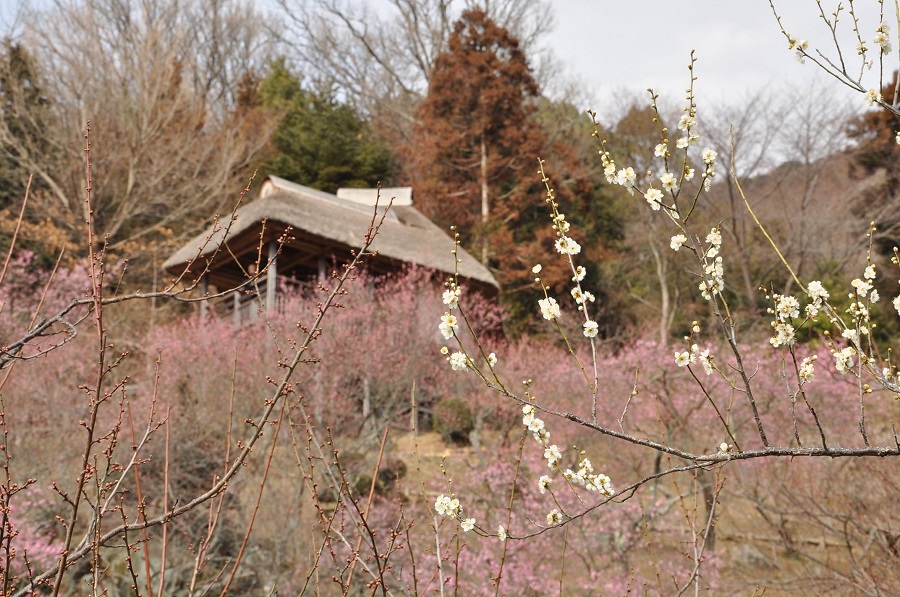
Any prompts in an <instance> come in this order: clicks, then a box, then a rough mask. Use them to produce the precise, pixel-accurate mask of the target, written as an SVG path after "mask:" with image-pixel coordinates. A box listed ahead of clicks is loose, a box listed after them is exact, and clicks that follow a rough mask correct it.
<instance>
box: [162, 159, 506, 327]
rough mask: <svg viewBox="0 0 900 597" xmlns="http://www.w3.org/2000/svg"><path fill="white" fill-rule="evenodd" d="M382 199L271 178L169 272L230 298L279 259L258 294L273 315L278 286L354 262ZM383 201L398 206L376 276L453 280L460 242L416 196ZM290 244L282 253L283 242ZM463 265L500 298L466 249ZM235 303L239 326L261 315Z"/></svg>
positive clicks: (470, 277) (242, 299)
mask: <svg viewBox="0 0 900 597" xmlns="http://www.w3.org/2000/svg"><path fill="white" fill-rule="evenodd" d="M376 193H377V191H376V190H375V189H339V190H338V193H337V195H332V194H330V193H324V192H322V191H317V190H315V189H311V188H309V187H305V186H302V185H299V184H295V183H292V182H289V181H287V180H284V179H282V178H278V177H276V176H270V177H269V178H267V179H266V180H265V181H264V182H263V184H262V186H261V188H260V191H259V198H258V199H256V200H254V201H251V202H249V203H247V204H245V205H243V206H242V207H241V208H240V209H238V210H237V212H236V213H235V216H236V219H235V221H234V222H233V223H231V226H230V227H227V226H226V225H225V223H224V222H223V223H219V224H218V225H215V226H211V227H210V228H209V229H208V230H206V231H204V232H203V233H202V234H200V235H198V236H197V237H196V238H194V239H192V240H191V241H190V242H188V243H187V244H186V245H184V246H183V247H182V248H181V249H179V250H178V251H176V252H175V254H174V255H172V256H171V257H169V258H168V259H167V260H166V262H165V263H164V264H163V268H164V269H166V270H167V271H168V272H170V273H172V274H175V275H177V274H180V273H181V272H183V271H184V270H185V269H186V268H187V269H188V270H189V271H190V272H191V273H193V274H195V275H200V274H201V273H202V272H204V271H207V273H206V274H205V275H204V276H203V278H202V279H201V286H202V289H203V290H204V292H205V291H206V290H208V289H209V288H210V287H211V286H212V287H215V289H216V290H217V291H222V290H225V289H229V288H234V287H236V286H239V285H241V284H243V283H245V282H246V281H247V279H248V275H253V273H254V272H256V271H260V270H261V269H262V268H263V267H265V265H266V264H267V263H268V260H269V259H272V267H269V268H268V270H267V271H266V276H265V279H262V278H261V279H260V280H259V283H258V286H260V294H263V293H265V295H266V306H267V308H274V306H275V288H276V287H277V285H278V284H277V282H283V281H298V282H300V281H306V280H310V279H316V278H318V279H320V280H321V279H324V277H325V275H326V273H327V272H330V271H331V269H332V268H333V266H334V265H335V264H336V263H337V264H339V263H343V262H347V261H349V260H350V257H351V251H353V250H356V249H359V248H360V247H361V246H362V240H363V235H364V234H365V232H366V230H367V229H368V227H369V225H370V223H371V221H372V213H373V209H374V206H375V197H376ZM381 197H382V199H381V201H380V202H379V205H380V206H381V205H387V202H388V200H389V199H391V198H393V206H392V207H391V209H390V211H389V212H388V214H387V217H386V219H385V221H384V224H383V225H382V227H381V232H380V233H379V235H378V237H377V238H376V239H375V242H374V245H373V249H374V250H375V251H377V253H378V254H377V255H376V256H375V257H371V258H369V259H368V260H367V267H368V269H369V270H370V271H375V272H390V271H397V270H399V269H400V268H402V267H403V266H404V265H408V264H416V265H419V266H422V267H426V268H429V269H432V270H435V271H437V272H440V273H443V274H448V275H449V274H452V273H453V271H454V256H453V255H452V254H451V253H450V251H451V250H452V249H453V240H452V239H451V238H450V237H449V236H448V235H447V234H446V233H445V232H444V231H443V230H441V229H440V228H438V227H437V226H436V225H435V224H434V223H433V222H431V220H429V219H428V218H426V217H425V216H423V215H422V214H421V213H420V212H419V211H418V210H417V209H416V208H415V207H413V206H412V189H409V188H395V189H382V191H381ZM383 209H384V208H383V207H379V210H383ZM226 228H227V235H226ZM288 230H289V233H288V234H285V233H286V232H287V231H288ZM284 238H287V240H286V241H284V243H283V245H281V247H280V248H281V250H280V252H278V248H279V239H284ZM220 246H222V250H219V247H220ZM201 247H202V248H201ZM276 253H277V259H276ZM260 257H261V258H260ZM459 258H460V259H461V263H460V264H459V272H460V275H461V276H462V277H463V278H465V281H466V283H468V284H469V285H470V286H473V287H475V288H476V289H478V290H480V291H481V292H483V293H485V294H487V295H488V296H494V295H496V294H497V292H498V285H497V281H496V280H495V279H494V277H493V276H492V275H491V273H490V271H488V269H487V268H485V267H484V266H483V265H482V264H481V263H479V262H478V261H477V260H476V259H475V258H473V257H472V256H471V255H469V254H468V253H467V252H465V251H464V250H462V249H460V250H459ZM260 261H261V263H260ZM251 298H252V297H251ZM232 300H233V305H232V307H233V308H234V312H235V319H236V320H237V321H240V320H241V319H242V318H243V317H242V316H241V313H240V311H242V310H243V311H245V313H246V314H247V316H248V317H252V313H253V310H251V309H249V308H244V309H242V308H241V307H242V306H244V304H245V303H247V302H248V300H247V297H246V295H241V294H239V293H235V294H234V296H233V298H232ZM247 307H252V305H247Z"/></svg>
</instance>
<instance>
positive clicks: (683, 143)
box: [675, 137, 688, 149]
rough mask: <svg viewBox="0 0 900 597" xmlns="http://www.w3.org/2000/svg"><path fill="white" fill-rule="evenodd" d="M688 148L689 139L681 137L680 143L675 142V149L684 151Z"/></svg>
mask: <svg viewBox="0 0 900 597" xmlns="http://www.w3.org/2000/svg"><path fill="white" fill-rule="evenodd" d="M687 146H688V138H687V137H679V138H678V141H676V142H675V147H677V148H678V149H684V148H685V147H687Z"/></svg>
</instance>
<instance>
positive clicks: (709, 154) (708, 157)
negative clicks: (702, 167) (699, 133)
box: [700, 147, 718, 166]
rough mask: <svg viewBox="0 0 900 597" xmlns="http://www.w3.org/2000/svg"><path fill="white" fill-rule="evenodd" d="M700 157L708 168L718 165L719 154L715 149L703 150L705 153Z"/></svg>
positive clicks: (707, 148)
mask: <svg viewBox="0 0 900 597" xmlns="http://www.w3.org/2000/svg"><path fill="white" fill-rule="evenodd" d="M700 156H701V158H702V159H703V163H704V164H706V165H707V166H710V165H712V164H715V163H716V156H718V154H717V153H716V151H715V150H714V149H710V148H709V147H706V148H704V149H703V152H702V153H701V154H700Z"/></svg>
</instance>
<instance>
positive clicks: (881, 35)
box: [872, 23, 891, 54]
mask: <svg viewBox="0 0 900 597" xmlns="http://www.w3.org/2000/svg"><path fill="white" fill-rule="evenodd" d="M872 42H873V43H874V44H875V45H876V46H879V47H880V48H881V53H882V54H890V53H891V28H890V26H889V25H888V24H887V23H879V24H878V26H877V27H876V28H875V37H874V38H873V39H872Z"/></svg>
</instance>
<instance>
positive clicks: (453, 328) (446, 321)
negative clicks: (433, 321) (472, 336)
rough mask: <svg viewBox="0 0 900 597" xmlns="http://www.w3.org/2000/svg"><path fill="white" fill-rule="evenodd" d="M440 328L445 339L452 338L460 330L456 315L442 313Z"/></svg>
mask: <svg viewBox="0 0 900 597" xmlns="http://www.w3.org/2000/svg"><path fill="white" fill-rule="evenodd" d="M438 330H439V331H440V332H441V335H442V336H443V337H444V339H445V340H449V339H450V338H452V337H453V336H454V335H455V334H456V333H457V332H458V331H459V325H458V324H457V323H456V316H455V315H451V314H450V313H444V314H443V315H441V323H440V325H438Z"/></svg>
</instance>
